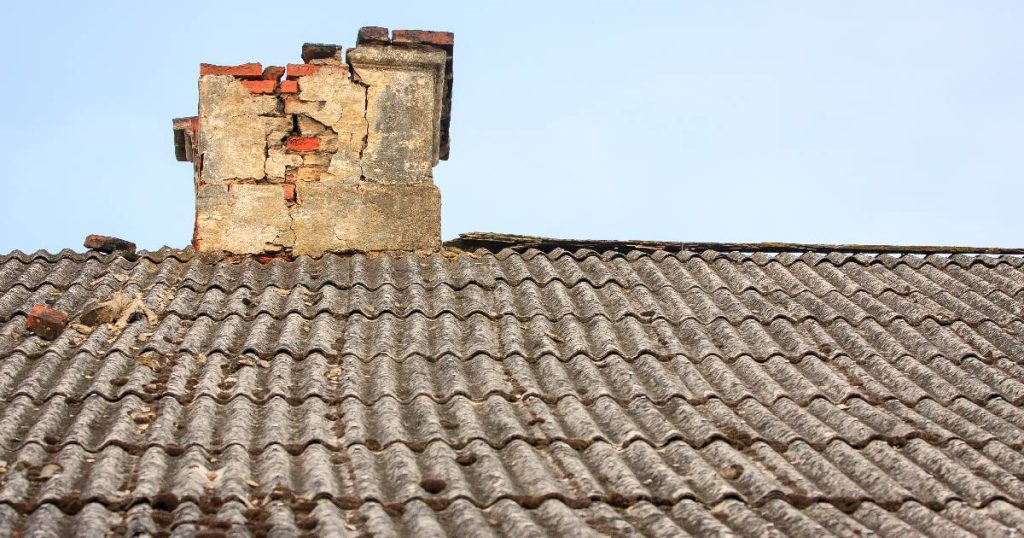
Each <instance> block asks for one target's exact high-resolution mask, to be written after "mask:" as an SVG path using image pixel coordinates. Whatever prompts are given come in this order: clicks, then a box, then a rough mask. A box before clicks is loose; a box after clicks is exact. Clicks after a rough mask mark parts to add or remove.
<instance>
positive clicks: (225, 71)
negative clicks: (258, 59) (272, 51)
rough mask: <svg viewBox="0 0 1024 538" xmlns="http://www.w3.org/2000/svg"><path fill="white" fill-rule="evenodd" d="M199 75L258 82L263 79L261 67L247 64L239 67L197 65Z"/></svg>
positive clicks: (260, 65) (255, 64)
mask: <svg viewBox="0 0 1024 538" xmlns="http://www.w3.org/2000/svg"><path fill="white" fill-rule="evenodd" d="M199 75H200V76H202V75H228V76H232V77H238V78H245V79H252V80H259V79H261V78H263V65H262V64H258V63H247V64H241V65H213V64H199Z"/></svg>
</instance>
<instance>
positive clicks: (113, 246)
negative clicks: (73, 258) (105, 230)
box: [83, 234, 136, 256]
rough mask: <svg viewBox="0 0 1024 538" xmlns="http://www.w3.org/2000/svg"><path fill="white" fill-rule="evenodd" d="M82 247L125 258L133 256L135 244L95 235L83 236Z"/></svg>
mask: <svg viewBox="0 0 1024 538" xmlns="http://www.w3.org/2000/svg"><path fill="white" fill-rule="evenodd" d="M83 246H85V248H87V249H89V250H95V251H98V252H102V253H104V254H114V253H120V254H124V255H126V256H134V255H135V249H136V246H135V243H132V242H131V241H127V240H125V239H121V238H119V237H110V236H108V235H96V234H92V235H87V236H85V243H83Z"/></svg>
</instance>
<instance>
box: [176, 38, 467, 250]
mask: <svg viewBox="0 0 1024 538" xmlns="http://www.w3.org/2000/svg"><path fill="white" fill-rule="evenodd" d="M453 46H454V35H453V34H451V33H450V32H429V31H422V30H395V31H394V32H393V33H392V34H390V35H389V33H388V30H387V29H386V28H380V27H364V28H362V29H360V30H359V34H358V38H357V45H356V47H355V48H352V49H348V50H343V48H342V47H341V46H339V45H331V44H313V43H306V44H304V45H303V46H302V55H301V56H302V60H303V63H301V64H288V65H287V66H286V67H277V66H267V67H266V68H264V67H263V66H262V65H261V64H259V63H255V62H250V63H244V64H240V65H226V66H225V65H211V64H201V65H200V70H199V115H198V116H196V117H191V118H179V119H175V120H174V122H173V126H174V145H175V155H176V156H177V158H178V160H182V161H191V162H192V163H193V164H194V181H195V188H196V223H195V231H194V235H193V246H194V247H195V248H196V250H215V251H227V252H231V253H236V254H254V255H259V256H281V257H290V256H292V255H297V254H308V255H314V256H315V255H319V254H322V253H323V252H328V251H334V252H338V251H362V252H368V251H389V250H406V251H436V250H438V249H439V248H440V244H441V242H440V193H439V192H438V190H437V187H436V186H435V185H434V184H433V171H432V170H433V167H434V165H436V164H437V161H438V160H445V159H447V158H448V153H449V136H448V127H449V124H450V114H451V87H452V52H453ZM282 77H283V78H282Z"/></svg>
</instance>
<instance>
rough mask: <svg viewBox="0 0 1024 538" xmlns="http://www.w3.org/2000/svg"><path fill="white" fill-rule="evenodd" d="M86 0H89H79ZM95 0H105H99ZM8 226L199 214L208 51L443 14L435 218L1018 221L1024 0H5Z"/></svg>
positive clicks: (552, 225) (527, 229) (623, 224)
mask: <svg viewBox="0 0 1024 538" xmlns="http://www.w3.org/2000/svg"><path fill="white" fill-rule="evenodd" d="M92 4H96V5H95V6H94V5H92ZM97 6H99V7H97ZM4 18H5V20H6V24H5V25H4V26H5V28H4V32H3V34H2V35H0V45H2V46H0V57H2V64H0V65H2V66H3V67H2V71H0V72H2V75H0V76H2V77H3V84H2V85H0V102H2V103H4V106H5V107H6V110H5V113H4V115H3V118H4V119H3V120H2V121H3V126H4V128H3V129H2V130H0V162H3V164H4V168H3V175H2V179H0V181H2V185H3V195H2V196H0V200H2V202H0V203H2V206H3V207H2V211H0V229H2V230H3V232H2V233H0V252H7V251H10V250H13V249H16V248H17V249H22V250H27V251H33V250H36V249H39V248H46V249H50V250H57V249H60V248H64V247H72V248H76V249H79V250H81V243H82V240H83V239H84V237H85V235H86V234H88V233H103V234H111V235H117V236H121V237H124V238H126V239H131V240H134V241H135V242H137V243H138V244H139V246H140V247H143V248H150V249H154V248H158V247H160V246H162V245H165V244H167V245H171V246H175V247H184V246H186V245H187V244H188V242H189V240H190V238H191V232H192V224H193V199H194V198H193V190H192V189H193V187H192V174H191V168H190V167H191V164H190V163H179V162H176V161H175V160H174V150H173V143H172V131H171V118H172V117H177V116H190V115H194V114H195V113H196V98H197V90H196V79H197V77H198V65H199V63H200V62H209V63H218V64H235V63H243V62H246V61H259V62H262V63H263V64H264V65H268V64H273V65H283V64H285V63H288V62H297V61H299V53H300V49H301V45H302V43H303V42H325V43H339V44H342V45H347V46H351V45H352V44H353V43H354V41H355V35H356V31H357V29H358V28H359V27H360V26H365V25H379V26H387V27H389V28H407V29H431V30H450V31H454V32H455V34H456V39H455V86H454V106H453V113H452V129H451V132H452V151H451V160H450V161H448V162H442V163H441V164H440V165H438V167H437V168H436V169H435V170H434V176H435V182H436V183H437V184H438V185H439V186H440V188H441V192H442V196H443V222H444V228H443V235H444V237H445V238H446V239H447V238H450V237H453V236H455V235H456V234H458V233H460V232H467V231H495V232H507V233H522V234H533V235H547V236H556V237H567V238H592V239H616V238H622V239H657V240H679V241H800V242H833V243H903V244H910V243H915V244H950V245H975V246H1024V219H1022V211H1021V200H1022V195H1024V61H1022V60H1024V31H1022V28H1024V2H1020V1H1018V0H1007V1H962V0H960V1H946V0H920V1H909V0H908V1H898V2H894V1H891V0H878V1H857V2H852V1H845V2H839V1H824V0H807V1H801V2H797V1H774V2H763V1H749V2H739V1H728V2H727V1H714V2H705V1H701V2H696V1H694V2H619V3H598V2H579V3H569V2H557V1H550V0H549V1H546V2H528V1H522V0H519V1H515V2H507V3H491V2H464V3H445V2H440V1H430V2H398V1H380V2H377V1H369V0H363V1H361V2H351V1H340V0H334V1H329V2H323V3H319V2H314V1H311V0H305V1H301V2H286V1H277V2H260V1H256V0H246V1H244V2H237V3H234V2H189V1H181V0H176V1H174V2H142V1H138V0H136V1H132V2H123V3H103V2H95V3H93V2H64V3H61V2H57V3H55V2H14V3H11V4H10V5H7V6H5V8H4Z"/></svg>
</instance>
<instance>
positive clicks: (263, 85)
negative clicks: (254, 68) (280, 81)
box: [242, 80, 277, 94]
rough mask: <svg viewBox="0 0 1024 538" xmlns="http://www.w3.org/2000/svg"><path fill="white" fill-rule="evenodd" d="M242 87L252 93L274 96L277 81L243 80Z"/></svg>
mask: <svg viewBox="0 0 1024 538" xmlns="http://www.w3.org/2000/svg"><path fill="white" fill-rule="evenodd" d="M242 86H245V87H246V89H248V90H249V91H250V92H251V93H258V94H272V93H274V90H275V89H276V88H277V80H243V81H242Z"/></svg>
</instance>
